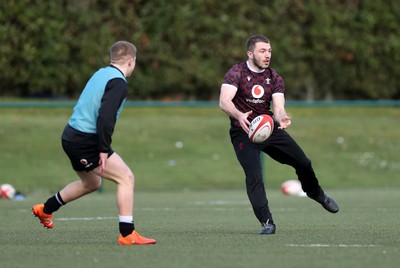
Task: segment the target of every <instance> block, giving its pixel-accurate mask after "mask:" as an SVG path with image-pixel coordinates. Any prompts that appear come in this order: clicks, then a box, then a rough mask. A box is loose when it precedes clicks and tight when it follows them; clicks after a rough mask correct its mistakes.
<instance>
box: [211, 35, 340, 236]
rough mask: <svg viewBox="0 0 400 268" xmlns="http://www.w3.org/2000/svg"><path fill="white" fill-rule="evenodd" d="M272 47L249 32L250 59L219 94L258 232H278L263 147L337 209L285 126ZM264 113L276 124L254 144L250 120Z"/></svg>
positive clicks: (310, 191) (309, 190)
mask: <svg viewBox="0 0 400 268" xmlns="http://www.w3.org/2000/svg"><path fill="white" fill-rule="evenodd" d="M271 52H272V49H271V44H270V42H269V40H268V38H266V37H265V36H263V35H253V36H251V37H250V38H249V39H248V40H247V57H248V59H247V61H243V62H240V63H238V64H235V65H234V66H233V67H232V68H231V69H230V70H229V71H228V72H227V73H226V75H225V78H224V81H223V83H222V85H221V92H220V99H219V106H220V108H221V109H222V110H223V111H224V112H225V113H226V114H227V115H228V116H229V118H230V121H231V127H230V130H229V134H230V137H231V141H232V145H233V148H234V150H235V152H236V156H237V159H238V161H239V163H240V165H241V166H242V168H243V170H244V173H245V177H246V190H247V195H248V197H249V200H250V203H251V205H252V207H253V211H254V214H255V216H256V217H257V219H258V220H259V222H260V223H261V230H260V232H259V234H274V233H275V231H276V225H275V223H274V220H273V218H272V213H271V211H270V209H269V205H268V198H267V195H266V191H265V187H264V181H263V177H262V166H261V160H260V153H261V152H264V153H266V154H267V155H269V156H270V157H271V158H272V159H274V160H276V161H278V162H279V163H281V164H286V165H289V166H292V167H293V168H294V169H295V171H296V174H297V176H298V179H299V181H300V182H301V185H302V188H303V191H304V192H305V193H306V194H307V196H308V197H310V198H311V199H313V200H315V201H317V202H318V203H320V204H321V205H322V206H323V207H324V208H325V209H326V210H327V211H329V212H331V213H336V212H338V211H339V206H338V205H337V203H336V202H335V201H334V200H333V199H332V198H331V197H329V196H328V195H326V194H325V192H324V191H323V189H322V188H321V186H320V185H319V182H318V179H317V177H316V175H315V173H314V170H313V167H312V165H311V161H310V160H309V159H308V158H307V156H306V155H305V153H304V152H303V150H302V149H301V148H300V146H299V145H298V144H297V143H296V141H295V140H294V139H293V138H292V137H291V136H290V135H289V134H288V133H287V132H286V131H285V129H286V128H288V127H289V126H290V125H291V119H290V117H289V116H288V115H287V113H286V110H285V96H284V92H285V83H284V81H283V79H282V77H281V76H280V75H279V74H278V73H277V72H276V71H275V70H274V69H272V68H270V67H269V65H270V61H271ZM271 103H272V107H271ZM271 108H272V111H271ZM260 114H268V115H270V116H272V117H273V118H274V122H275V127H274V130H273V132H272V134H271V136H270V137H269V138H268V139H267V140H266V141H265V142H263V143H260V144H256V143H252V142H251V141H250V139H249V137H248V135H247V133H248V132H249V125H250V122H251V120H253V119H254V118H255V117H257V116H258V115H260Z"/></svg>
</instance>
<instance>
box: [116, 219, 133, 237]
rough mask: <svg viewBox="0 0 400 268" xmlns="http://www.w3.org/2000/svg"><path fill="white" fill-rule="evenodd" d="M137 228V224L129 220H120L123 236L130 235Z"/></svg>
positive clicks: (120, 230)
mask: <svg viewBox="0 0 400 268" xmlns="http://www.w3.org/2000/svg"><path fill="white" fill-rule="evenodd" d="M134 230H135V225H133V222H132V223H128V222H120V223H119V232H120V233H121V235H122V236H123V237H125V236H128V235H130V234H131V233H132V232H133V231H134Z"/></svg>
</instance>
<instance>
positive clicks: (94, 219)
mask: <svg viewBox="0 0 400 268" xmlns="http://www.w3.org/2000/svg"><path fill="white" fill-rule="evenodd" d="M115 219H118V217H85V218H56V220H58V221H104V220H115Z"/></svg>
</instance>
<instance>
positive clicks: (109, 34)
mask: <svg viewBox="0 0 400 268" xmlns="http://www.w3.org/2000/svg"><path fill="white" fill-rule="evenodd" d="M399 25H400V3H399V2H398V1H397V0H381V1H373V0H365V1H363V0H338V1H325V0H274V1H247V2H243V1H242V0H230V1H216V0H192V1H185V0H168V1H163V0H151V1H150V0H149V1H146V0H130V1H123V0H113V1H106V0H56V1H46V0H8V1H1V2H0V68H1V72H0V97H67V98H76V97H77V96H78V95H79V94H80V92H81V90H82V88H83V86H84V84H85V82H86V80H87V79H88V77H89V76H90V75H91V74H92V73H93V72H94V71H96V70H97V69H98V68H99V67H102V66H104V65H106V64H108V49H109V47H110V46H111V45H112V44H113V43H114V42H115V41H116V40H121V39H124V40H128V41H131V42H133V43H135V44H136V45H137V48H138V58H137V69H136V70H135V73H134V75H133V77H132V78H130V79H129V80H130V81H129V82H130V96H129V97H130V99H131V100H149V99H152V100H215V99H217V98H218V94H219V87H220V84H221V82H222V79H223V77H224V74H225V73H226V72H227V70H228V69H229V68H230V67H231V66H232V65H233V64H235V63H236V62H238V61H241V60H244V59H245V58H246V49H245V43H246V40H247V38H248V37H249V36H250V35H252V34H255V33H260V34H264V35H266V36H268V37H269V38H270V40H271V44H272V47H273V56H272V64H271V67H273V68H275V69H276V70H277V71H278V72H279V73H280V74H281V75H282V76H283V77H284V79H285V81H286V84H287V92H286V96H287V98H288V99H292V100H341V99H346V100H354V99H365V100H377V99H399V98H400V79H398V77H399V74H400V64H399V63H400V56H399V51H400V27H399Z"/></svg>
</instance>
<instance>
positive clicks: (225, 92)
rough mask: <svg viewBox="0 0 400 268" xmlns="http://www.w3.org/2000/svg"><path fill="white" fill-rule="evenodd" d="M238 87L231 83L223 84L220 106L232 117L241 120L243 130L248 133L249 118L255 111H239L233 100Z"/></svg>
mask: <svg viewBox="0 0 400 268" xmlns="http://www.w3.org/2000/svg"><path fill="white" fill-rule="evenodd" d="M236 91H237V88H236V87H234V86H231V85H227V84H223V85H222V86H221V92H220V96H219V108H221V110H222V111H224V112H225V113H226V114H227V115H229V116H230V117H233V118H235V119H237V120H238V121H239V124H240V126H241V127H242V128H243V130H244V131H245V132H246V133H248V132H249V125H250V122H249V120H248V119H247V118H248V117H249V115H250V114H251V113H252V112H253V111H248V112H245V113H242V112H241V111H239V110H238V109H237V108H236V107H235V105H234V104H233V102H232V99H233V98H234V97H235V94H236Z"/></svg>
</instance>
